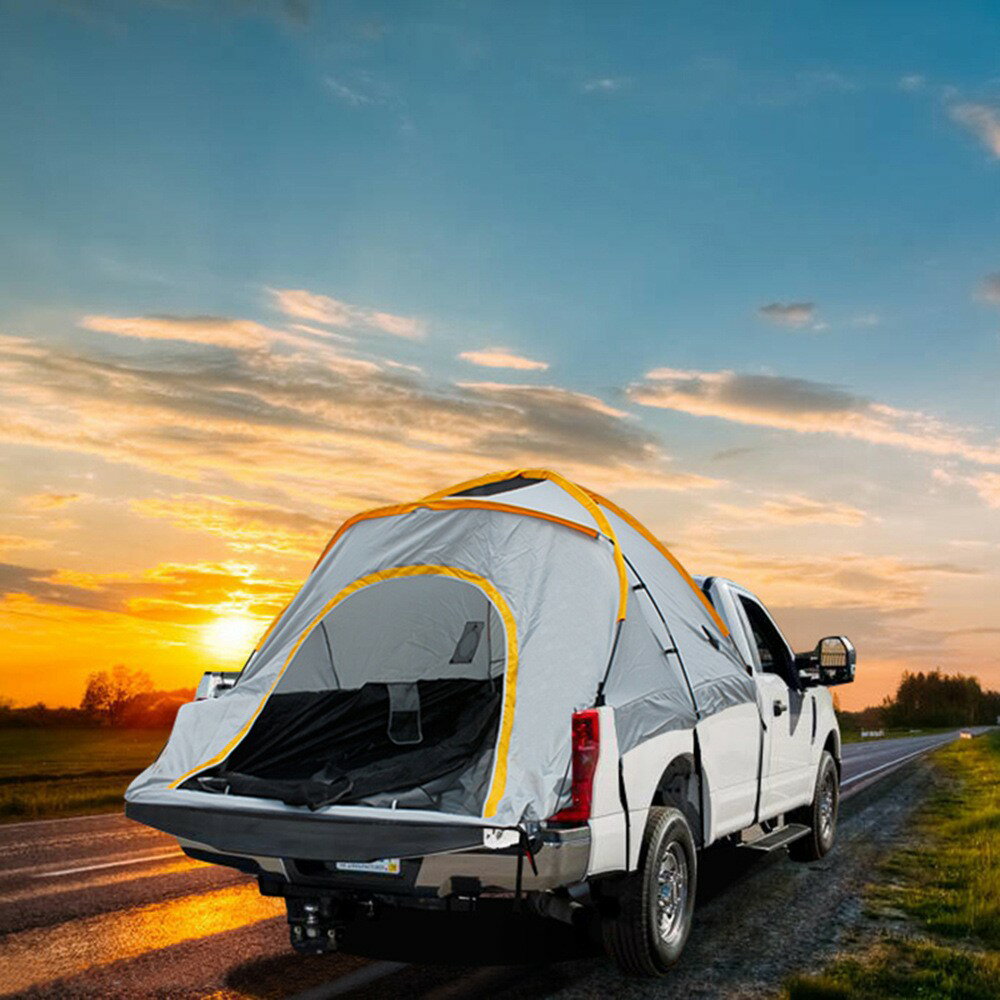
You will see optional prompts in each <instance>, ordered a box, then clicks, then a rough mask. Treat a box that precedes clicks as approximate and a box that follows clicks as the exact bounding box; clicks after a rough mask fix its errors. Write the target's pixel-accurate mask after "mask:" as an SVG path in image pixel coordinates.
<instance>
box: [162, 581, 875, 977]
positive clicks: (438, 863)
mask: <svg viewBox="0 0 1000 1000" xmlns="http://www.w3.org/2000/svg"><path fill="white" fill-rule="evenodd" d="M695 580H696V581H697V583H698V585H699V586H700V587H701V588H702V589H703V591H704V593H705V594H706V595H707V596H708V598H709V600H710V601H711V602H712V605H713V606H714V607H715V608H716V609H717V611H718V612H719V614H720V615H721V616H722V618H723V619H724V620H725V622H726V624H727V625H728V626H729V629H730V633H731V634H732V637H733V640H734V641H735V643H736V646H737V647H738V649H739V651H740V654H741V655H742V657H743V658H744V662H745V663H746V668H747V671H748V672H749V673H751V674H752V677H753V681H754V684H755V686H756V688H757V704H756V705H755V706H748V707H746V708H745V709H743V710H732V709H731V710H730V711H729V712H728V713H727V715H726V717H725V719H724V720H718V721H715V720H713V719H708V720H706V721H705V722H703V723H699V724H698V725H696V726H695V728H694V729H693V730H688V731H686V732H672V733H667V734H665V735H664V736H663V737H659V738H657V739H655V740H651V741H649V742H648V743H646V744H644V745H643V746H641V747H638V748H636V749H634V750H632V751H631V752H630V753H629V754H627V755H626V756H625V757H623V758H621V759H618V760H616V759H615V755H614V746H615V744H614V741H613V739H608V737H607V736H605V737H604V740H603V741H602V742H599V743H597V744H596V745H595V746H588V745H587V742H586V738H585V734H584V736H577V738H576V740H575V745H574V754H575V756H576V758H577V761H578V760H579V758H580V757H581V756H583V755H587V754H590V755H592V758H593V760H592V766H591V769H590V773H591V774H592V788H591V802H592V803H593V804H594V805H592V810H594V809H595V806H596V811H595V812H594V813H593V814H594V815H596V812H598V811H601V810H602V807H603V808H605V809H606V810H607V811H608V812H618V813H621V811H622V806H621V802H622V795H621V791H620V786H619V782H620V781H621V782H623V783H624V800H625V801H626V802H627V803H629V804H630V806H632V804H639V803H645V805H644V806H642V805H639V806H638V807H631V808H630V809H629V811H628V812H629V816H628V818H629V825H630V827H631V828H632V829H635V830H642V831H643V834H642V837H641V838H639V837H636V838H635V839H634V840H633V841H632V843H630V844H629V845H628V847H627V852H628V861H627V867H625V866H622V865H621V864H620V863H619V864H618V865H616V864H615V863H614V861H611V860H609V859H614V858H615V857H616V856H618V855H619V854H620V853H621V851H622V850H623V849H624V846H623V845H622V844H620V843H619V842H618V841H619V835H618V833H617V831H616V830H614V829H613V828H612V827H610V826H609V824H607V822H600V823H598V822H595V821H593V820H592V821H591V822H590V823H589V824H588V826H589V827H590V829H589V831H587V833H588V835H587V836H585V837H581V836H579V833H580V831H579V829H574V827H572V826H570V825H567V824H565V823H560V822H555V823H551V824H543V825H542V827H541V829H540V830H539V831H538V840H539V845H538V846H539V848H541V849H540V850H538V853H537V857H534V858H532V864H533V869H532V870H531V871H527V872H524V871H522V877H521V883H522V885H521V887H520V888H521V889H522V890H523V891H525V893H526V898H527V899H528V900H529V902H530V905H531V908H532V911H533V912H534V913H536V914H539V915H541V916H544V917H547V918H550V919H556V920H562V921H566V922H572V921H574V920H576V921H577V922H579V920H580V918H581V917H585V916H586V917H593V916H594V915H595V914H596V915H597V925H598V927H599V932H600V934H601V936H602V937H603V943H604V946H605V948H606V950H607V951H608V953H609V954H610V955H611V957H612V958H614V959H615V960H616V961H617V962H618V964H619V965H620V966H621V967H622V969H623V971H626V972H629V973H632V974H637V975H646V976H659V975H662V974H664V973H665V972H666V971H667V970H668V969H669V967H670V966H671V965H673V964H674V963H675V962H676V961H677V959H678V958H679V957H680V954H681V951H682V950H683V947H684V944H685V942H686V941H687V937H688V933H689V930H690V925H691V917H692V911H693V908H694V897H695V887H696V882H697V870H698V858H699V855H700V851H701V849H702V848H705V847H708V846H709V845H710V844H714V843H718V842H723V841H724V842H728V843H730V844H732V845H734V846H737V847H740V848H745V849H751V850H755V851H764V852H769V851H776V850H780V849H786V850H787V852H788V854H789V855H790V856H791V858H792V859H794V860H795V861H805V862H808V861H816V860H818V859H819V858H821V857H823V856H824V855H825V854H826V853H827V852H828V851H830V849H831V848H832V847H833V844H834V838H835V835H836V823H837V807H838V801H839V789H840V730H839V727H838V724H837V718H836V715H835V714H834V711H833V702H832V699H831V696H830V692H829V690H828V688H829V687H831V686H833V685H836V684H843V683H849V682H850V681H852V680H853V679H854V669H855V655H856V654H855V650H854V646H853V645H852V644H851V642H850V641H849V640H848V639H847V638H846V637H844V636H829V637H827V638H825V639H822V640H820V642H819V643H818V644H817V646H816V647H815V649H813V650H811V651H809V652H807V653H799V654H795V653H793V652H792V649H791V647H790V646H789V644H788V642H787V641H786V639H785V638H784V636H783V635H782V633H781V631H780V630H779V628H778V626H777V625H776V624H775V622H774V619H773V618H772V616H771V615H770V613H769V612H768V610H767V608H766V607H765V605H764V603H763V602H762V601H761V600H760V599H759V598H758V597H757V596H756V595H754V594H753V593H752V592H751V591H749V590H747V589H746V588H745V587H742V586H740V585H739V584H737V583H734V582H733V581H731V580H726V579H723V578H722V577H705V578H702V577H695ZM238 676H239V675H238V673H230V672H212V673H207V674H205V675H204V677H203V679H202V682H201V684H200V686H199V689H198V693H197V697H199V698H211V697H216V696H217V695H219V694H221V693H223V692H224V691H226V690H228V689H229V688H230V687H231V686H232V684H233V682H234V681H235V679H236V678H237V677H238ZM596 711H597V713H598V716H599V718H600V732H601V733H602V734H609V735H610V731H611V729H612V727H613V725H614V722H613V716H612V712H611V709H608V708H600V709H597V710H596ZM720 723H721V724H720ZM574 735H575V736H576V734H574ZM723 775H725V776H727V777H726V779H725V780H723V779H722V776H723ZM710 789H713V790H714V789H718V791H709V790H710ZM603 804H608V805H607V806H604V805H603ZM502 843H503V841H502V838H498V839H497V843H496V846H495V849H494V850H484V851H477V852H469V853H452V854H442V855H437V856H433V855H431V856H425V857H424V858H421V859H404V860H392V861H375V862H368V863H364V862H359V863H355V864H349V863H347V864H341V865H340V866H339V867H338V868H336V872H337V874H336V875H335V876H334V878H333V879H331V878H330V873H329V872H328V871H326V870H323V872H322V874H323V876H324V877H323V878H322V879H317V878H316V877H315V876H316V875H317V874H319V872H320V866H312V868H310V867H309V866H304V865H293V864H288V863H283V862H282V861H280V860H279V859H274V858H255V859H244V860H242V861H241V860H240V859H234V858H232V857H228V858H224V857H220V856H219V855H217V854H216V853H215V852H213V851H211V850H210V849H206V848H205V847H204V846H202V845H198V844H194V843H189V842H185V841H183V840H182V846H183V847H184V848H185V850H186V851H187V853H188V854H189V855H191V856H192V857H195V858H197V859H200V860H204V861H215V862H217V863H223V864H225V863H227V862H228V863H230V864H233V863H235V864H236V865H237V866H238V867H243V868H244V870H246V871H249V872H251V873H254V874H257V875H258V879H259V883H260V888H261V891H262V892H263V893H265V894H268V895H276V896H284V897H285V899H286V901H287V903H288V909H289V922H290V924H291V934H292V943H293V945H294V946H295V947H296V948H297V949H299V950H301V951H304V952H314V951H321V950H326V949H328V948H330V947H333V946H335V945H336V943H337V939H338V938H340V937H341V936H342V937H343V938H344V940H345V941H347V940H349V937H350V935H349V934H346V933H345V934H343V935H340V934H337V935H335V936H332V937H331V936H330V935H329V934H327V933H326V932H327V931H328V930H329V927H328V923H329V922H330V921H331V919H333V917H334V914H335V913H336V911H337V905H336V901H337V896H338V895H341V900H340V902H341V904H343V900H344V899H350V908H349V910H350V913H351V916H352V918H356V915H357V914H364V915H365V918H364V919H365V920H366V921H368V922H371V921H373V920H375V919H377V918H376V915H375V914H376V909H375V907H373V906H369V905H367V904H369V903H374V902H376V901H377V899H378V897H383V901H385V900H384V896H385V893H386V889H387V888H390V887H387V886H386V884H385V881H384V879H385V876H386V875H392V874H395V873H400V874H401V873H403V868H404V865H407V864H409V865H412V864H413V863H414V861H417V862H418V863H419V872H418V873H417V875H416V877H415V879H414V880H413V882H412V883H411V885H410V888H411V889H416V888H418V887H420V886H433V887H434V888H435V889H437V888H438V886H439V885H440V886H445V887H446V888H447V889H449V890H454V891H453V892H448V893H447V894H445V895H443V896H442V897H440V898H442V900H443V901H449V902H450V905H454V902H455V899H456V898H458V899H464V901H465V902H466V903H467V904H471V903H472V902H473V898H474V897H473V896H472V895H471V894H470V895H469V896H467V897H463V896H462V892H463V887H472V886H474V887H476V890H477V891H476V895H478V887H479V886H482V885H491V884H492V885H495V886H496V887H497V888H499V889H501V890H507V891H506V892H501V893H498V894H497V896H498V901H503V900H504V897H505V896H506V897H507V898H508V899H509V897H510V890H513V889H514V888H515V885H514V883H513V882H512V880H511V877H510V871H509V865H507V866H505V865H504V864H503V862H504V861H509V860H510V857H509V854H508V851H509V845H508V848H507V850H505V849H504V848H503V846H502ZM498 861H499V862H500V863H499V864H498ZM616 868H618V869H619V870H615V869H616ZM622 869H623V870H622ZM311 876H312V877H311ZM289 883H293V884H294V885H295V887H296V890H293V891H292V892H290V891H289ZM392 888H398V887H392ZM338 889H339V890H340V893H339V894H338V892H337V890H338ZM318 891H321V892H325V893H332V895H320V896H316V895H314V894H315V893H317V892H318ZM467 891H470V890H467ZM390 895H391V894H390ZM410 901H412V902H413V903H416V902H417V898H416V896H414V898H413V899H412V900H410ZM407 902H408V900H407V899H406V897H405V896H397V897H396V898H393V899H392V901H391V903H390V905H395V906H401V907H402V908H404V909H405V908H406V904H407ZM331 904H332V905H331ZM423 905H425V906H426V901H424V904H423ZM341 909H344V907H343V905H342V906H341ZM414 912H415V914H416V913H419V912H420V911H414ZM370 936H371V935H370V933H369V934H368V935H366V937H369V938H370ZM650 940H652V942H653V946H652V947H650V946H649V944H648V942H649V941H650Z"/></svg>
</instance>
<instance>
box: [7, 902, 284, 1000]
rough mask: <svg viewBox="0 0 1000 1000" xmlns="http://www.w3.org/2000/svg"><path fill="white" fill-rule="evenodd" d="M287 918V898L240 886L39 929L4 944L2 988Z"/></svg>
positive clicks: (15, 987) (44, 980)
mask: <svg viewBox="0 0 1000 1000" xmlns="http://www.w3.org/2000/svg"><path fill="white" fill-rule="evenodd" d="M283 915H284V903H283V902H282V900H280V899H279V900H276V899H268V898H265V897H262V896H260V895H259V893H258V892H257V886H256V885H255V884H253V885H241V886H235V887H233V888H229V889H218V890H215V891H214V892H206V893H197V894H195V895H191V896H182V897H181V898H179V899H175V900H171V901H170V902H167V903H154V904H152V905H150V906H141V907H136V908H135V909H131V910H125V911H124V912H119V913H109V914H104V915H102V916H97V917H88V918H86V919H84V920H79V921H75V922H74V923H73V927H72V932H71V933H65V934H62V933H60V932H59V930H58V928H56V929H53V928H51V927H47V928H38V929H37V930H30V931H22V932H21V933H18V934H11V935H8V936H7V937H6V939H5V940H3V942H2V943H0V990H3V991H4V992H13V991H16V990H24V989H27V988H28V987H30V986H35V985H39V984H41V983H48V982H51V981H52V980H54V979H61V978H65V977H67V976H74V975H78V974H79V973H81V972H85V971H86V970H87V969H91V968H93V967H95V966H100V965H108V964H110V963H111V962H117V961H120V960H121V959H127V958H135V957H136V956H138V955H141V954H143V953H145V952H147V951H153V950H154V949H157V948H167V947H169V946H170V945H174V944H179V943H180V942H182V941H188V940H191V939H193V938H203V937H208V936H210V935H213V934H221V933H222V932H224V931H230V930H234V929H235V928H238V927H245V926H248V925H250V924H255V923H258V922H260V921H262V920H270V919H271V918H273V917H278V916H283Z"/></svg>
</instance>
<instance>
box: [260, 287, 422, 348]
mask: <svg viewBox="0 0 1000 1000" xmlns="http://www.w3.org/2000/svg"><path fill="white" fill-rule="evenodd" d="M268 292H269V293H270V295H271V300H272V302H273V304H274V306H275V307H276V308H277V309H279V310H280V311H281V312H283V313H284V314H285V315H286V316H291V317H293V318H295V319H303V320H307V321H309V322H312V323H325V324H326V325H327V326H335V327H344V328H347V329H350V328H356V329H369V330H378V331H380V332H382V333H389V334H392V335H393V336H394V337H403V338H405V339H407V340H420V339H422V338H423V337H424V336H426V334H427V324H426V323H425V322H424V321H423V320H420V319H417V318H416V317H413V316H400V315H398V314H396V313H391V312H387V311H385V310H383V309H372V308H368V307H364V306H355V305H351V303H349V302H343V301H341V300H340V299H334V298H331V297H330V296H329V295H319V294H317V293H315V292H310V291H307V290H306V289H304V288H269V289H268Z"/></svg>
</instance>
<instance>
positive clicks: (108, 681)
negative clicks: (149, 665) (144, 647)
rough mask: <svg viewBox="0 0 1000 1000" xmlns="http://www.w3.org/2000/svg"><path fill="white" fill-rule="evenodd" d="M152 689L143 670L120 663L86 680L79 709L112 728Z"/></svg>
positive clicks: (97, 672) (93, 674)
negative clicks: (135, 701)
mask: <svg viewBox="0 0 1000 1000" xmlns="http://www.w3.org/2000/svg"><path fill="white" fill-rule="evenodd" d="M151 686H152V681H151V680H150V678H149V674H147V673H146V672H145V671H144V670H129V669H128V667H126V666H125V665H124V664H122V663H119V664H116V665H115V666H114V667H112V668H111V670H97V671H95V672H94V673H92V674H91V675H90V676H89V677H88V678H87V687H86V689H85V690H84V692H83V699H82V700H81V702H80V708H81V709H83V711H84V712H86V713H87V714H88V715H90V716H91V717H93V718H95V719H103V720H104V721H106V722H107V724H108V725H109V726H117V725H119V724H120V723H121V722H122V719H123V717H124V715H125V712H126V710H127V709H128V707H129V705H130V704H131V703H132V702H133V701H134V700H135V699H136V698H137V697H138V696H139V695H140V694H142V693H143V692H145V691H148V690H149V688H150V687H151Z"/></svg>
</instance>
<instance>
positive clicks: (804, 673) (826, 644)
mask: <svg viewBox="0 0 1000 1000" xmlns="http://www.w3.org/2000/svg"><path fill="white" fill-rule="evenodd" d="M856 663H857V653H856V651H855V649H854V644H853V643H852V642H851V640H850V639H848V638H847V636H846V635H828V636H827V637H826V638H825V639H820V641H819V642H818V643H817V644H816V648H815V649H814V650H813V651H812V652H810V653H797V654H796V656H795V669H796V671H797V672H798V675H799V680H800V681H801V682H802V686H803V687H811V686H815V685H817V684H822V685H823V686H824V687H832V686H833V685H835V684H850V683H851V681H853V680H854V670H855V665H856Z"/></svg>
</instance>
